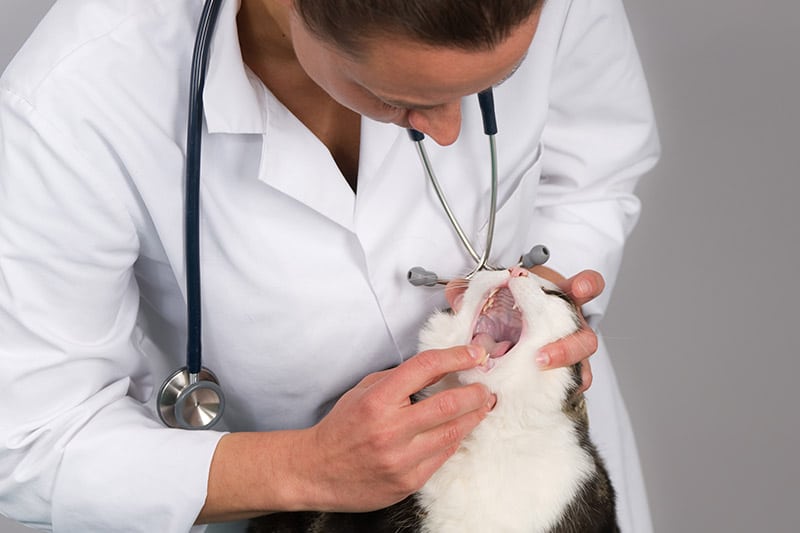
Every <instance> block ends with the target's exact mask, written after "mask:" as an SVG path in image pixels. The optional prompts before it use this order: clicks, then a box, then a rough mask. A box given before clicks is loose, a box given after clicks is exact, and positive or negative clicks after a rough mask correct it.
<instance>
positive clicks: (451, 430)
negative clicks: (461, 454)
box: [440, 424, 464, 453]
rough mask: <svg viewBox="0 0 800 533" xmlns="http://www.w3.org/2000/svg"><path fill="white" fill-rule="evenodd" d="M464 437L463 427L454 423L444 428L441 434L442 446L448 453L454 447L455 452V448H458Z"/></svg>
mask: <svg viewBox="0 0 800 533" xmlns="http://www.w3.org/2000/svg"><path fill="white" fill-rule="evenodd" d="M463 438H464V432H463V431H462V430H461V428H460V427H459V426H457V425H455V424H452V425H450V426H448V427H446V428H444V429H443V430H442V433H441V435H440V443H441V448H442V449H443V450H445V452H446V453H449V451H450V449H451V448H452V449H454V451H453V453H455V449H458V445H459V443H460V442H461V439H463Z"/></svg>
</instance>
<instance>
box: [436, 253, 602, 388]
mask: <svg viewBox="0 0 800 533" xmlns="http://www.w3.org/2000/svg"><path fill="white" fill-rule="evenodd" d="M531 272H533V273H534V274H536V275H537V276H540V277H542V278H544V279H547V280H549V281H551V282H553V283H555V284H556V285H558V286H559V287H560V288H561V290H562V291H564V292H565V293H566V294H567V296H569V297H570V299H571V300H572V301H573V302H574V303H575V305H577V306H578V316H579V317H580V321H581V329H579V330H578V331H576V332H575V333H573V334H572V335H570V336H568V337H564V338H563V339H560V340H557V341H556V342H554V343H551V344H548V345H546V346H544V347H543V348H542V349H541V350H539V353H538V354H537V355H536V364H538V365H539V367H540V368H543V369H546V368H559V367H564V366H571V365H575V364H578V363H580V364H581V387H580V389H579V392H583V391H585V390H586V389H588V388H589V386H590V385H591V384H592V368H591V366H590V365H589V357H591V356H592V355H593V354H594V353H595V352H596V351H597V334H596V333H595V332H594V330H592V328H590V327H589V325H588V324H587V323H586V320H585V319H584V318H583V313H581V312H580V311H581V309H580V308H581V306H582V305H584V304H585V303H586V302H590V301H592V300H594V299H595V298H597V297H598V296H599V295H600V293H602V292H603V289H604V288H605V286H606V283H605V280H604V279H603V276H602V275H601V274H600V273H599V272H596V271H594V270H584V271H583V272H580V273H578V274H575V275H574V276H572V277H571V278H565V277H564V276H562V275H561V274H559V273H558V272H556V271H555V270H553V269H551V268H548V267H546V266H541V265H540V266H535V267H533V268H532V269H531ZM465 288H466V286H465V285H464V283H451V284H450V285H448V286H447V287H446V288H445V297H446V298H447V301H448V302H449V303H450V306H451V307H452V308H453V309H456V310H458V308H459V307H460V304H461V297H462V296H463V294H464V289H465Z"/></svg>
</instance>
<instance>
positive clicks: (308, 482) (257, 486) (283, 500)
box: [197, 430, 315, 523]
mask: <svg viewBox="0 0 800 533" xmlns="http://www.w3.org/2000/svg"><path fill="white" fill-rule="evenodd" d="M311 438H312V435H311V430H289V431H271V432H247V433H230V434H228V435H225V436H224V437H223V438H222V439H220V441H219V444H218V445H217V449H216V451H215V452H214V457H213V459H212V461H211V468H210V471H209V478H208V492H207V495H206V502H205V505H204V506H203V509H202V511H201V512H200V515H199V516H198V519H197V523H210V522H219V521H228V520H239V519H245V518H251V517H255V516H260V515H263V514H267V513H272V512H280V511H297V510H305V509H312V508H314V507H313V505H314V496H315V495H314V490H315V489H314V482H313V476H312V475H310V474H311V472H312V471H313V465H310V460H311V458H312V457H313V456H312V455H311V454H309V453H308V451H309V450H310V449H311V448H310V446H309V444H308V443H309V441H310V439H311Z"/></svg>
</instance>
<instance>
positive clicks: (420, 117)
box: [408, 100, 461, 146]
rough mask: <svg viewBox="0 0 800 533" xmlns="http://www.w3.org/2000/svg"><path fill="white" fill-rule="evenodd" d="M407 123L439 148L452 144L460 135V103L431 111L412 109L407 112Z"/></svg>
mask: <svg viewBox="0 0 800 533" xmlns="http://www.w3.org/2000/svg"><path fill="white" fill-rule="evenodd" d="M408 122H409V124H410V125H411V127H412V128H414V129H415V130H417V131H420V132H422V133H424V134H425V135H427V136H428V137H430V138H431V139H433V140H434V141H436V142H437V143H438V144H440V145H441V146H447V145H449V144H453V143H454V142H456V139H458V135H459V133H461V101H460V100H457V101H455V102H451V103H449V104H442V105H440V106H436V107H434V108H431V109H412V110H410V111H409V112H408Z"/></svg>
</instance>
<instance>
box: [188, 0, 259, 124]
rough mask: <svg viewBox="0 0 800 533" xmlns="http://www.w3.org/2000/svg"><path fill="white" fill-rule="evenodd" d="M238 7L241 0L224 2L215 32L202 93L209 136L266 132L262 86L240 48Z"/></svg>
mask: <svg viewBox="0 0 800 533" xmlns="http://www.w3.org/2000/svg"><path fill="white" fill-rule="evenodd" d="M240 5H241V1H240V0H226V1H224V2H223V3H222V6H221V7H220V12H219V14H218V19H217V26H216V28H215V29H214V35H213V38H212V39H213V40H212V43H211V50H210V56H209V59H208V72H207V74H206V85H205V88H204V90H203V106H204V112H205V119H206V126H207V127H208V132H209V133H260V134H263V133H265V132H266V123H267V121H266V105H265V102H264V99H263V89H262V88H261V82H260V80H258V78H257V77H256V76H255V75H254V74H253V73H252V72H251V71H250V70H249V69H248V68H247V66H246V65H245V64H244V60H243V59H242V52H241V49H240V47H239V34H238V31H237V27H236V15H237V14H238V13H239V7H240Z"/></svg>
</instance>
